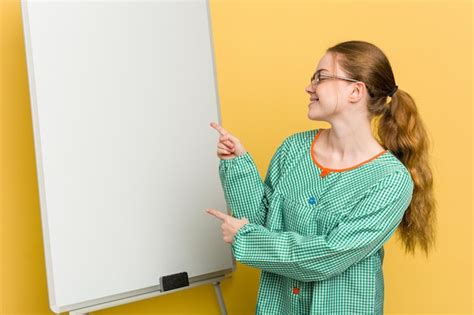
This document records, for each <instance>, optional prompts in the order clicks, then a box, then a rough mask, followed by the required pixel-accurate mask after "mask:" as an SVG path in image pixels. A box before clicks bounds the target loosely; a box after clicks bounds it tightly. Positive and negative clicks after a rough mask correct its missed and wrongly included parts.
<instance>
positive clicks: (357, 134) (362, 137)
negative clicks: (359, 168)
mask: <svg viewBox="0 0 474 315" xmlns="http://www.w3.org/2000/svg"><path fill="white" fill-rule="evenodd" d="M324 133H325V138H324V141H323V145H324V147H325V148H326V153H327V154H328V155H329V156H330V157H331V159H332V160H334V161H346V160H352V159H358V158H361V157H366V156H368V155H374V154H376V153H379V152H381V151H382V150H383V149H384V148H383V147H382V146H381V145H380V144H379V143H378V142H377V140H376V139H375V138H374V136H373V134H372V130H371V128H370V124H369V123H360V121H358V122H357V124H355V123H354V124H351V123H349V124H348V123H347V122H344V123H340V124H338V123H332V126H331V128H329V129H326V131H325V132H323V134H324ZM323 134H322V135H323Z"/></svg>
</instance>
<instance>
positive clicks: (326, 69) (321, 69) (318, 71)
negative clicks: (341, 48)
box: [315, 69, 329, 73]
mask: <svg viewBox="0 0 474 315" xmlns="http://www.w3.org/2000/svg"><path fill="white" fill-rule="evenodd" d="M323 70H326V71H328V72H329V70H328V69H319V70H318V71H316V72H315V73H318V72H321V71H323Z"/></svg>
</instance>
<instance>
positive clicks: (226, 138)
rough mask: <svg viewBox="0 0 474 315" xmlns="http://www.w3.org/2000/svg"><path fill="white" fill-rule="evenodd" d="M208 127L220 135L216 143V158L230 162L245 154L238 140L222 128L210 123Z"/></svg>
mask: <svg viewBox="0 0 474 315" xmlns="http://www.w3.org/2000/svg"><path fill="white" fill-rule="evenodd" d="M210 125H211V127H212V128H214V129H216V130H217V131H218V132H219V133H220V135H221V136H220V137H219V141H218V142H217V156H218V157H219V158H220V159H221V160H230V159H233V158H235V157H237V156H241V155H244V154H245V153H246V152H247V151H246V150H245V149H244V146H243V145H242V144H241V143H240V140H239V139H238V138H237V137H235V136H234V135H232V134H231V133H230V132H228V131H227V130H225V129H224V128H222V126H220V125H219V124H217V123H215V122H211V124H210Z"/></svg>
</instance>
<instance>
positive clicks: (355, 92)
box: [349, 82, 367, 103]
mask: <svg viewBox="0 0 474 315" xmlns="http://www.w3.org/2000/svg"><path fill="white" fill-rule="evenodd" d="M366 94H367V88H366V87H365V84H364V83H363V82H354V83H353V84H352V90H351V93H350V94H349V102H351V103H357V102H358V101H360V100H361V99H362V98H364V97H365V95H366Z"/></svg>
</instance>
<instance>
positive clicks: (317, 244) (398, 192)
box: [231, 170, 414, 282]
mask: <svg viewBox="0 0 474 315" xmlns="http://www.w3.org/2000/svg"><path fill="white" fill-rule="evenodd" d="M413 188H414V185H413V181H412V178H411V176H410V175H409V173H408V171H405V170H403V171H402V170H400V171H396V172H394V173H392V174H390V175H388V176H386V177H384V178H383V179H381V180H380V181H379V182H378V183H377V184H375V185H374V186H372V187H371V188H370V189H369V190H368V192H367V193H366V194H365V196H364V197H363V198H362V199H361V200H360V201H359V202H358V203H357V204H356V205H355V206H354V208H353V209H352V210H351V211H349V214H347V215H345V216H344V217H343V218H342V219H341V221H340V222H339V224H338V225H337V226H336V227H335V228H333V230H332V231H330V232H329V233H328V234H327V235H306V236H303V235H300V234H298V233H295V232H290V231H285V232H273V231H272V232H271V231H269V230H268V229H266V228H265V227H262V226H259V225H256V224H251V223H248V224H246V225H244V226H243V227H242V228H240V229H239V230H238V231H237V233H236V234H235V236H234V241H233V243H232V246H231V247H232V251H233V254H234V256H235V258H236V260H237V261H239V262H241V263H243V264H246V265H249V266H252V267H255V268H259V269H262V270H265V271H269V272H273V273H276V274H280V275H283V276H287V277H289V278H292V279H297V280H300V281H303V282H311V281H321V280H326V279H329V278H331V277H334V276H336V275H339V274H341V273H342V272H344V271H345V270H346V269H347V268H349V267H350V266H352V265H354V264H356V263H357V262H359V261H361V260H362V259H364V258H365V257H368V256H370V255H372V254H373V253H374V252H376V251H377V250H379V249H380V248H381V247H382V246H383V244H384V243H385V242H386V241H387V240H388V239H389V238H390V237H391V236H392V234H393V233H394V232H395V230H396V228H397V227H398V225H399V223H400V222H401V220H402V218H403V215H404V213H405V210H406V209H407V208H408V206H409V204H410V202H411V198H412V192H413Z"/></svg>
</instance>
